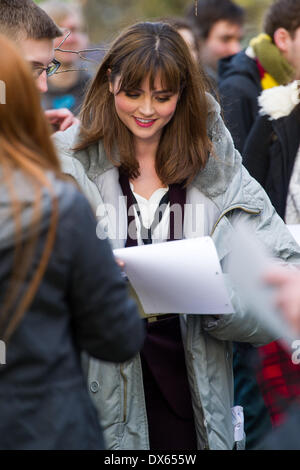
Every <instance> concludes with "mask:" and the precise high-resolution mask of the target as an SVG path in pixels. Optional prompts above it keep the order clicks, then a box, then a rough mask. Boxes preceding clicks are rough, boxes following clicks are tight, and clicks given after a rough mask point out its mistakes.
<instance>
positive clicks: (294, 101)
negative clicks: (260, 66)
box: [258, 80, 300, 121]
mask: <svg viewBox="0 0 300 470" xmlns="http://www.w3.org/2000/svg"><path fill="white" fill-rule="evenodd" d="M299 87H300V80H295V81H294V82H292V83H290V84H289V85H285V86H283V85H280V86H277V87H274V88H270V89H268V90H264V91H263V92H262V93H261V95H260V96H259V98H258V104H259V107H260V110H259V114H260V115H262V116H269V119H270V121H271V120H273V119H280V118H283V117H285V116H289V114H291V112H292V111H293V110H294V109H295V107H296V106H297V105H298V104H299V103H300V89H299Z"/></svg>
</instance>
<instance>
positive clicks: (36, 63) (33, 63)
mask: <svg viewBox="0 0 300 470" xmlns="http://www.w3.org/2000/svg"><path fill="white" fill-rule="evenodd" d="M31 64H32V65H36V66H37V67H44V64H42V62H35V61H32V62H31Z"/></svg>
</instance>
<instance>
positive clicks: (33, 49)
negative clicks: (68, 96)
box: [0, 0, 77, 131]
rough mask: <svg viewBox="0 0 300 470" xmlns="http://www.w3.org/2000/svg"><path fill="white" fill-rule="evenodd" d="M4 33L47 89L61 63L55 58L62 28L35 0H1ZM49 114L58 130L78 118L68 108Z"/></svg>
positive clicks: (0, 21)
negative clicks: (48, 80)
mask: <svg viewBox="0 0 300 470" xmlns="http://www.w3.org/2000/svg"><path fill="white" fill-rule="evenodd" d="M0 33H1V34H4V35H5V36H7V37H8V38H9V39H11V40H12V41H13V42H14V43H15V44H16V45H17V46H18V48H19V49H20V51H21V53H22V55H23V57H24V59H25V60H27V62H28V63H29V64H30V66H31V68H32V74H33V77H34V79H35V81H36V85H37V88H38V89H39V91H40V92H41V93H46V92H47V90H48V85H47V79H48V76H51V75H52V74H54V73H55V72H56V71H57V70H58V68H59V66H60V64H59V62H58V61H56V59H55V58H54V39H55V38H58V37H60V36H61V35H62V31H61V30H60V29H59V28H58V26H57V25H56V24H55V23H54V21H52V20H51V18H50V17H49V16H48V15H47V14H46V13H45V12H44V11H43V10H42V9H41V8H39V7H38V6H37V5H36V4H35V3H34V2H33V1H32V0H0ZM45 114H46V117H47V118H48V121H49V122H50V124H51V125H52V126H53V128H54V130H61V131H63V130H66V129H67V128H68V127H70V126H71V125H72V124H74V123H75V122H77V120H76V119H75V118H74V116H73V114H72V113H71V112H70V111H69V110H68V109H59V110H47V111H46V112H45Z"/></svg>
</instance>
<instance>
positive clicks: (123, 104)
mask: <svg viewBox="0 0 300 470" xmlns="http://www.w3.org/2000/svg"><path fill="white" fill-rule="evenodd" d="M119 88H120V77H117V78H116V80H115V82H114V83H110V85H109V89H110V92H111V93H113V94H114V102H115V108H116V112H117V115H118V116H119V118H120V120H121V121H122V122H123V124H125V126H126V127H127V128H128V129H129V130H130V131H131V132H132V134H133V135H134V137H135V139H136V140H143V141H146V142H149V143H153V142H158V141H159V139H160V136H161V133H162V130H163V128H164V127H165V126H166V125H167V124H168V122H169V121H170V120H171V119H172V117H173V115H174V113H175V111H176V106H177V102H178V98H179V93H174V92H171V91H169V90H167V89H165V88H164V87H163V85H162V82H161V79H160V74H157V75H156V77H155V80H154V87H153V89H151V87H150V80H149V77H146V78H145V79H144V80H143V81H142V82H141V84H140V86H139V88H137V89H132V90H121V91H119Z"/></svg>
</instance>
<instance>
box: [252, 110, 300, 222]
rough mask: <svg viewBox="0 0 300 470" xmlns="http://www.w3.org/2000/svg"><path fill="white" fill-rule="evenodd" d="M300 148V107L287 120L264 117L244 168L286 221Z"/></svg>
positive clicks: (258, 126)
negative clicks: (289, 191)
mask: <svg viewBox="0 0 300 470" xmlns="http://www.w3.org/2000/svg"><path fill="white" fill-rule="evenodd" d="M299 145H300V107H299V106H297V107H296V108H295V109H294V110H293V112H292V113H291V114H290V115H289V116H286V117H282V118H280V119H276V120H274V119H273V120H270V117H269V116H260V117H259V118H258V119H257V121H256V123H255V124H254V126H253V128H252V130H251V133H250V134H249V137H248V139H247V141H246V144H245V148H244V151H243V154H244V161H243V163H244V165H245V167H246V168H247V170H248V171H249V173H250V174H251V176H253V177H254V178H255V179H256V180H257V181H258V182H259V183H260V184H261V185H262V186H263V188H264V189H265V190H266V192H267V194H268V196H269V197H270V199H271V202H272V204H273V206H274V207H275V209H276V211H277V212H278V214H279V215H280V216H281V217H282V218H283V219H284V216H285V209H286V200H287V195H288V189H289V183H290V179H291V176H292V172H293V168H294V163H295V159H296V156H297V152H298V148H299Z"/></svg>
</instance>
